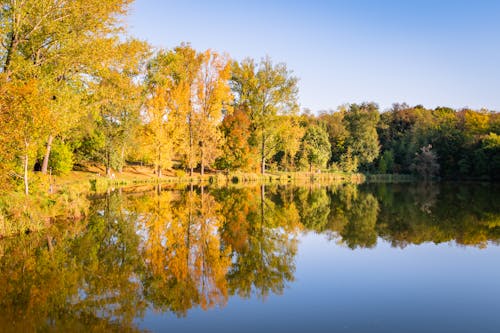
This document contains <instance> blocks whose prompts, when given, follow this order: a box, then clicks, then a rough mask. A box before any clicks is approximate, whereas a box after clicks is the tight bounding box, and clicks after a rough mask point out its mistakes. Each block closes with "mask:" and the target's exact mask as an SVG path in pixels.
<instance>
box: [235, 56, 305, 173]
mask: <svg viewBox="0 0 500 333" xmlns="http://www.w3.org/2000/svg"><path fill="white" fill-rule="evenodd" d="M297 81H298V80H297V78H296V77H294V76H292V74H291V72H290V71H289V70H288V69H287V67H286V65H285V64H276V65H274V64H273V63H272V61H271V59H270V58H269V57H267V58H264V59H263V60H262V61H261V62H260V64H259V65H258V66H257V65H256V64H255V62H254V61H253V60H252V59H245V60H243V61H242V62H241V63H237V62H235V63H234V65H233V75H232V88H233V92H234V93H235V104H236V105H242V106H245V107H246V108H248V110H249V114H250V119H251V122H252V131H253V134H254V136H255V141H254V144H255V145H256V146H257V147H259V151H260V160H261V161H260V162H261V173H265V171H266V160H267V159H269V158H270V157H271V156H272V155H273V154H274V153H275V152H276V149H277V147H278V140H277V136H278V133H277V129H278V127H279V126H277V123H278V122H279V116H281V115H286V114H291V113H293V112H295V111H296V108H297V93H298V88H297Z"/></svg>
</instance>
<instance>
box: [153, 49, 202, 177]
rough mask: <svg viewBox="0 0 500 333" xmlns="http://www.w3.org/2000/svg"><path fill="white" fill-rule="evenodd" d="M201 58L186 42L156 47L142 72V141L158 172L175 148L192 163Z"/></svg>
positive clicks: (191, 164) (186, 161)
mask: <svg viewBox="0 0 500 333" xmlns="http://www.w3.org/2000/svg"><path fill="white" fill-rule="evenodd" d="M201 61H202V58H201V57H200V55H199V54H198V53H197V52H196V51H195V50H193V49H192V48H191V47H190V46H189V45H181V46H178V47H176V48H174V49H173V50H170V51H160V52H159V53H158V54H157V55H156V56H155V57H154V58H153V59H152V60H151V61H150V62H149V64H148V69H147V76H146V83H145V86H146V95H147V96H146V113H145V122H146V127H145V129H146V142H147V146H148V149H149V150H150V151H151V152H152V155H153V160H154V162H155V166H156V168H155V169H156V172H157V174H158V176H159V177H160V176H161V172H162V169H163V168H164V167H167V166H169V165H170V164H171V160H172V157H173V155H174V153H175V152H178V153H179V154H181V155H182V156H183V157H184V160H185V163H186V164H187V166H188V168H190V170H191V172H192V169H193V167H194V166H195V134H196V128H195V124H196V119H195V112H194V98H195V80H196V77H197V74H198V71H199V68H200V65H201Z"/></svg>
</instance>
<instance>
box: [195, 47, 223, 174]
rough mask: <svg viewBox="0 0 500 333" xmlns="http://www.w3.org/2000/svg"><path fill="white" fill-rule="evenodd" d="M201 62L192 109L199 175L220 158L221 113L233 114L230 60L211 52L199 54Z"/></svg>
mask: <svg viewBox="0 0 500 333" xmlns="http://www.w3.org/2000/svg"><path fill="white" fill-rule="evenodd" d="M202 59H203V60H202V62H201V66H200V68H199V71H198V73H197V74H198V75H197V79H196V99H195V105H193V107H194V109H195V112H196V131H195V137H196V139H197V143H198V146H199V157H198V158H199V162H200V167H201V168H200V172H201V175H203V174H204V172H205V166H206V165H208V164H210V163H213V162H214V161H215V159H216V158H217V157H218V156H219V155H220V152H219V144H220V142H221V135H220V131H219V128H218V125H219V124H220V122H221V121H222V115H223V111H225V113H226V114H230V113H231V112H232V109H231V108H230V103H231V101H232V93H231V88H230V86H229V78H230V76H231V64H230V63H229V59H228V58H227V56H221V55H219V54H218V53H216V52H213V51H210V50H207V51H205V52H204V53H203V54H202ZM192 148H194V147H192Z"/></svg>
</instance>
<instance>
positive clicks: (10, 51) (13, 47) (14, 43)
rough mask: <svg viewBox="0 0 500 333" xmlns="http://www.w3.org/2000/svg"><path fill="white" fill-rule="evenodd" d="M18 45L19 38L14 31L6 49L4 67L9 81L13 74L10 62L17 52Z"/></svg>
mask: <svg viewBox="0 0 500 333" xmlns="http://www.w3.org/2000/svg"><path fill="white" fill-rule="evenodd" d="M17 43H18V39H17V36H16V34H15V33H14V31H12V36H11V37H10V40H9V45H8V46H7V48H6V52H7V55H6V56H5V63H4V65H3V72H4V73H5V74H6V75H5V76H6V78H7V80H9V77H10V73H11V70H10V62H11V60H12V54H14V52H15V51H16V48H17Z"/></svg>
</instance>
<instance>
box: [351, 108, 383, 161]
mask: <svg viewBox="0 0 500 333" xmlns="http://www.w3.org/2000/svg"><path fill="white" fill-rule="evenodd" d="M379 118H380V114H379V112H378V106H377V105H376V104H374V103H369V104H366V103H365V104H361V105H357V104H351V105H350V106H349V110H348V111H347V112H346V113H345V115H344V119H343V120H344V124H345V127H346V129H347V130H348V132H349V137H348V138H347V140H346V145H347V146H348V147H350V148H351V149H352V155H353V156H354V157H356V158H357V160H358V162H359V164H360V165H361V166H363V167H366V166H367V165H368V163H371V162H372V161H373V160H375V159H376V158H377V156H378V154H379V152H380V144H379V141H378V134H377V130H376V125H377V123H378V121H379Z"/></svg>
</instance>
